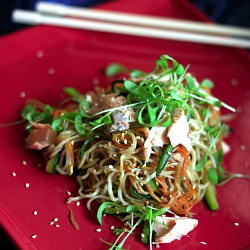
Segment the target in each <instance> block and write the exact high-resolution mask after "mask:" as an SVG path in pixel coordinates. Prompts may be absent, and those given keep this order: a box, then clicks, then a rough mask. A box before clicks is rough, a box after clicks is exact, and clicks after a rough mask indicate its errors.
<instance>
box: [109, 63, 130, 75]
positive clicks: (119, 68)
mask: <svg viewBox="0 0 250 250" xmlns="http://www.w3.org/2000/svg"><path fill="white" fill-rule="evenodd" d="M125 72H126V68H125V67H124V66H123V65H121V64H119V63H112V64H110V65H108V67H107V68H106V69H105V75H106V76H108V77H110V76H115V75H117V74H119V73H125Z"/></svg>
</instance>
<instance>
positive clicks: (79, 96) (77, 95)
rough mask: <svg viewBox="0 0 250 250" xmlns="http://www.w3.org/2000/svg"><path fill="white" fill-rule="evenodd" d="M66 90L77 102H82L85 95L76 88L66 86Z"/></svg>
mask: <svg viewBox="0 0 250 250" xmlns="http://www.w3.org/2000/svg"><path fill="white" fill-rule="evenodd" d="M64 92H65V93H67V94H68V95H70V96H71V98H72V100H74V101H76V102H80V101H81V100H82V99H83V98H85V96H84V95H82V94H81V93H80V92H78V91H77V90H76V89H75V88H71V87H66V88H64Z"/></svg>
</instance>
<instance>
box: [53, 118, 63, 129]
mask: <svg viewBox="0 0 250 250" xmlns="http://www.w3.org/2000/svg"><path fill="white" fill-rule="evenodd" d="M51 127H52V129H53V130H55V131H57V132H59V131H62V130H63V126H62V118H61V117H59V118H57V119H54V120H53V121H52V124H51Z"/></svg>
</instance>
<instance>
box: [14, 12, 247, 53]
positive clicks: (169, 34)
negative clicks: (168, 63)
mask: <svg viewBox="0 0 250 250" xmlns="http://www.w3.org/2000/svg"><path fill="white" fill-rule="evenodd" d="M12 20H13V21H15V22H20V23H25V24H32V25H38V24H46V25H54V26H60V27H68V28H76V29H85V30H92V31H100V32H109V33H116V34H125V35H133V36H141V37H150V38H160V39H170V40H176V41H186V42H195V43H204V44H212V45H222V46H231V47H241V48H250V41H249V40H246V39H239V38H230V37H219V36H214V35H207V34H197V33H188V32H181V31H172V30H164V29H156V28H151V27H141V26H134V25H133V26H132V25H126V24H118V23H107V22H99V21H92V20H83V19H76V18H68V17H67V18H64V17H58V16H52V15H43V14H40V13H37V12H33V11H25V10H14V11H13V13H12Z"/></svg>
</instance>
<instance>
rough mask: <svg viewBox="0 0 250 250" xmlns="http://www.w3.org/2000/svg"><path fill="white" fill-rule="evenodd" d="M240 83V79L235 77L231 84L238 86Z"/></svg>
mask: <svg viewBox="0 0 250 250" xmlns="http://www.w3.org/2000/svg"><path fill="white" fill-rule="evenodd" d="M238 83H239V81H238V79H236V78H233V79H232V80H231V84H232V85H233V86H237V85H238Z"/></svg>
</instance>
